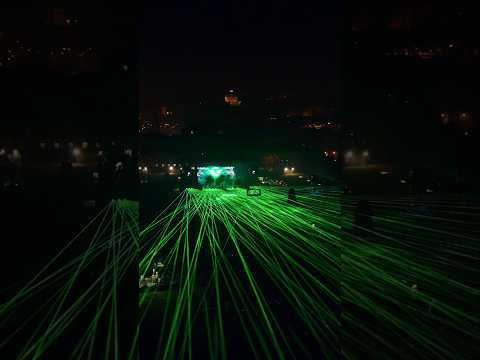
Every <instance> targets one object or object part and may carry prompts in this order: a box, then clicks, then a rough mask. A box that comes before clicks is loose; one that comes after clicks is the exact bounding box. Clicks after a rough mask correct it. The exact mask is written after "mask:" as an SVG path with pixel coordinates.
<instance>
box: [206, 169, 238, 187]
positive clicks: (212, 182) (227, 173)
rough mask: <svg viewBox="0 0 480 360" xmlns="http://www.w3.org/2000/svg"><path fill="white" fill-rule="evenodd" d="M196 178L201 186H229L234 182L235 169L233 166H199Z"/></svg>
mask: <svg viewBox="0 0 480 360" xmlns="http://www.w3.org/2000/svg"><path fill="white" fill-rule="evenodd" d="M197 178H198V183H199V184H200V185H201V186H202V188H222V189H226V188H231V187H233V186H234V184H235V169H234V167H233V166H206V167H199V168H198V173H197Z"/></svg>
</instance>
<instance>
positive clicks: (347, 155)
mask: <svg viewBox="0 0 480 360" xmlns="http://www.w3.org/2000/svg"><path fill="white" fill-rule="evenodd" d="M352 157H353V151H352V150H349V151H347V152H346V153H345V159H351V158H352Z"/></svg>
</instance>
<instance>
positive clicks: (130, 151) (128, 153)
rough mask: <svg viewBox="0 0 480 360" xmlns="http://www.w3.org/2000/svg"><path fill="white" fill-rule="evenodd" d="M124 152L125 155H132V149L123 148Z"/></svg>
mask: <svg viewBox="0 0 480 360" xmlns="http://www.w3.org/2000/svg"><path fill="white" fill-rule="evenodd" d="M124 153H125V155H127V156H130V157H132V155H133V151H132V149H125V151H124Z"/></svg>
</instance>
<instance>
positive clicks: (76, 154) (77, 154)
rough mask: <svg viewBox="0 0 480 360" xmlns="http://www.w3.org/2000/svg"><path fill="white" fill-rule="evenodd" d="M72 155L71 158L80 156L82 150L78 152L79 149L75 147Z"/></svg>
mask: <svg viewBox="0 0 480 360" xmlns="http://www.w3.org/2000/svg"><path fill="white" fill-rule="evenodd" d="M72 154H73V156H75V157H78V156H80V155H81V154H82V150H80V149H79V148H77V147H76V148H74V149H73V150H72Z"/></svg>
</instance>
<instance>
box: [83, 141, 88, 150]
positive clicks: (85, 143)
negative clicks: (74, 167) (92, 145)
mask: <svg viewBox="0 0 480 360" xmlns="http://www.w3.org/2000/svg"><path fill="white" fill-rule="evenodd" d="M82 148H84V149H86V148H88V142H86V141H84V142H83V143H82Z"/></svg>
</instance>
